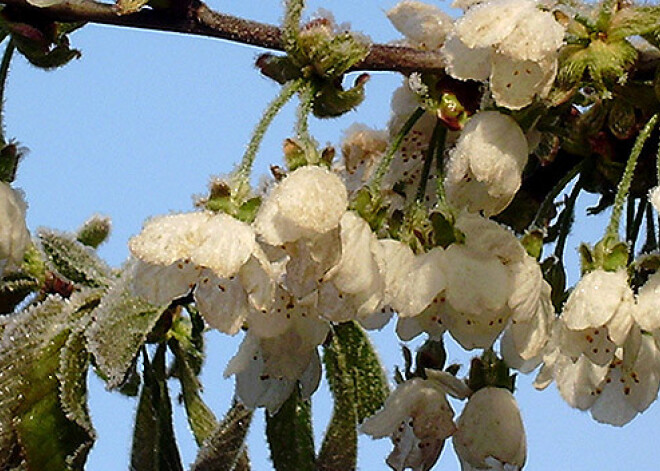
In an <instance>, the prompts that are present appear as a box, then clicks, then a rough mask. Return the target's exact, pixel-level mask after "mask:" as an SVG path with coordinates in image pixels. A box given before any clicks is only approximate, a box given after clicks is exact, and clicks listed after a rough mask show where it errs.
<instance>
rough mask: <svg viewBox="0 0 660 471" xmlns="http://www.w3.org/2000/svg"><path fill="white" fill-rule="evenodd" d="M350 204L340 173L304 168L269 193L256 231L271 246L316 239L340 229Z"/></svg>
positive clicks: (257, 219)
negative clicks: (340, 222) (340, 223)
mask: <svg viewBox="0 0 660 471" xmlns="http://www.w3.org/2000/svg"><path fill="white" fill-rule="evenodd" d="M347 206H348V194H347V191H346V186H345V185H344V183H343V182H342V181H341V179H340V178H339V177H338V176H337V175H335V174H334V173H332V172H331V171H329V170H327V169H325V168H323V167H318V166H313V165H308V166H305V167H300V168H298V169H296V170H294V171H293V172H291V173H290V174H289V175H287V176H286V177H285V178H284V179H283V180H282V181H281V182H279V183H278V184H277V185H276V186H275V187H274V188H273V189H272V190H271V192H270V193H269V194H268V196H267V197H266V199H265V200H264V202H263V203H262V205H261V207H260V208H259V212H258V213H257V216H256V218H255V221H254V230H255V232H256V233H257V234H258V235H259V236H260V237H261V238H262V239H263V241H264V242H265V243H267V244H270V245H282V244H284V243H286V242H294V241H296V240H298V239H301V238H314V237H316V236H319V235H322V234H325V233H327V232H329V231H330V230H332V229H334V228H336V227H337V226H338V225H339V220H340V219H341V217H342V216H343V214H344V212H346V208H347Z"/></svg>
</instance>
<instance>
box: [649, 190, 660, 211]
mask: <svg viewBox="0 0 660 471" xmlns="http://www.w3.org/2000/svg"><path fill="white" fill-rule="evenodd" d="M649 202H650V203H651V204H652V205H653V207H654V208H655V210H656V211H658V212H660V186H654V187H653V188H651V190H650V191H649Z"/></svg>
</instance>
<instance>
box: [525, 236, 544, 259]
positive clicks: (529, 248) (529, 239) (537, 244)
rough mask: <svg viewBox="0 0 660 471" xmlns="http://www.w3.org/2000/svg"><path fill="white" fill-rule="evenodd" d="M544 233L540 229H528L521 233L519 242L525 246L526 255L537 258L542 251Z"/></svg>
mask: <svg viewBox="0 0 660 471" xmlns="http://www.w3.org/2000/svg"><path fill="white" fill-rule="evenodd" d="M543 239H544V234H543V231H542V230H541V229H530V230H528V231H526V232H525V234H523V236H522V238H521V239H520V243H521V244H522V246H523V247H525V251H526V252H527V255H529V256H530V257H532V258H534V259H535V260H538V259H539V258H540V257H541V253H542V252H543Z"/></svg>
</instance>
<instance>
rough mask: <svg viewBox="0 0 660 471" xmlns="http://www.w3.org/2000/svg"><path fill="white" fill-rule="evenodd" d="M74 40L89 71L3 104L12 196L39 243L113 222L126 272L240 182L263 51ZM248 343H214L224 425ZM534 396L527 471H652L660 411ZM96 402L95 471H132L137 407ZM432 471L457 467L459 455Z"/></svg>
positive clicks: (379, 17)
mask: <svg viewBox="0 0 660 471" xmlns="http://www.w3.org/2000/svg"><path fill="white" fill-rule="evenodd" d="M394 4H395V2H394V0H388V1H382V2H380V1H367V2H355V1H347V0H341V1H326V2H320V1H310V2H309V7H308V10H307V11H308V12H312V11H315V10H316V9H318V8H319V6H321V5H323V7H324V8H326V9H328V10H330V11H332V12H333V13H334V14H335V16H336V18H337V20H338V21H339V22H344V21H350V22H351V24H352V25H353V27H354V29H356V30H359V31H362V32H365V33H367V34H369V35H370V36H371V37H372V39H373V40H375V41H379V42H382V41H389V40H393V39H396V38H398V34H397V32H396V31H395V30H394V28H393V27H392V26H391V25H390V24H389V23H388V21H387V20H386V18H385V15H384V11H385V10H386V9H388V8H390V7H392V6H393V5H394ZM438 5H440V6H446V5H445V4H440V3H438ZM211 6H212V7H214V8H217V9H219V10H221V11H224V12H228V13H233V14H237V15H240V16H243V17H246V18H251V19H256V20H260V21H265V22H270V23H277V22H278V21H279V18H280V16H281V5H280V2H278V1H273V0H260V1H252V2H247V1H246V2H222V3H218V2H216V3H212V4H211ZM71 39H72V44H73V46H74V47H78V48H80V49H81V50H82V52H83V58H82V59H80V60H78V61H75V62H73V63H71V64H70V65H68V66H66V67H65V68H63V69H61V70H57V71H53V72H44V71H41V70H37V69H34V68H32V67H30V66H29V65H28V64H27V63H26V61H25V60H24V59H22V58H17V59H16V60H15V63H14V66H13V68H12V71H11V75H10V77H9V83H8V91H7V97H6V118H5V119H6V126H7V135H8V136H9V137H16V138H17V139H18V140H19V141H20V142H21V143H23V144H24V145H25V146H27V147H28V148H29V149H30V152H29V154H28V156H27V158H26V159H25V160H24V162H23V164H22V165H21V167H20V169H19V177H18V180H17V182H16V185H17V186H19V187H21V188H22V189H23V190H24V191H25V193H26V194H27V199H28V202H29V212H28V222H29V226H30V228H31V229H32V230H35V229H36V228H38V227H40V226H46V227H53V228H58V229H61V230H75V229H76V228H77V227H78V226H79V225H80V224H81V223H82V222H83V221H84V220H85V219H87V218H88V217H89V216H90V215H91V214H94V213H101V214H105V215H108V216H110V217H111V218H112V220H113V226H114V229H113V234H112V237H111V240H110V241H109V242H108V243H107V244H106V245H104V246H103V247H102V249H101V254H102V255H103V256H104V257H105V258H106V259H107V260H108V261H109V262H110V263H111V264H112V265H115V266H118V265H120V264H121V263H122V262H123V261H124V260H125V259H126V257H127V255H128V250H127V248H126V241H127V240H128V238H129V237H130V236H131V235H134V234H136V233H137V232H139V230H140V228H141V226H142V222H143V221H144V220H145V219H146V218H147V217H149V216H151V215H158V214H165V213H168V212H170V211H185V210H190V209H191V207H192V199H191V195H194V194H201V193H203V192H204V191H205V189H206V184H207V182H208V179H209V176H211V175H217V174H221V173H226V172H228V171H230V170H231V169H232V166H233V164H234V163H236V162H237V161H238V160H239V159H240V157H241V155H242V152H243V149H244V147H245V145H246V143H247V141H248V138H249V134H250V132H251V130H252V127H253V125H254V124H255V123H256V121H257V120H258V118H259V117H260V113H261V112H262V110H263V109H264V108H265V106H266V104H267V103H268V102H269V101H270V100H271V99H272V98H273V97H274V96H275V95H276V93H277V91H278V87H277V85H276V84H274V83H273V82H271V81H269V80H267V79H265V78H262V77H260V76H259V75H258V73H257V71H256V70H255V69H254V67H253V63H254V59H255V57H256V55H257V54H258V52H259V50H258V49H255V48H249V47H246V46H242V45H236V44H230V43H227V42H223V41H218V40H212V39H206V38H200V37H192V36H190V37H186V36H182V35H174V34H166V33H156V32H147V31H137V30H128V29H118V28H112V27H102V26H96V25H89V26H87V27H85V28H83V29H82V30H80V31H78V32H76V33H74V34H73V35H72V37H71ZM399 83H400V77H399V76H397V75H396V74H373V75H372V80H371V81H370V82H369V84H368V86H367V99H366V101H365V103H364V104H363V105H362V106H361V107H360V108H359V109H358V111H356V112H353V113H350V114H349V115H348V116H346V117H343V118H341V119H338V120H333V121H329V122H323V123H320V122H318V121H315V122H314V123H313V125H312V132H313V133H314V135H315V136H316V138H317V139H318V140H319V141H320V142H321V143H325V142H330V143H334V144H338V142H339V139H340V137H341V133H342V130H343V129H345V128H347V127H348V126H349V125H350V124H351V123H352V122H354V121H360V122H364V123H366V124H368V125H371V126H374V127H383V126H384V124H385V123H386V121H387V119H388V117H389V97H390V95H391V92H392V90H394V88H396V87H397V86H398V84H399ZM293 111H294V108H293V107H292V106H289V107H287V108H286V109H285V110H284V112H283V113H282V114H281V115H280V116H278V118H277V119H276V120H275V123H274V125H273V127H272V128H271V130H270V132H269V133H268V135H267V138H266V140H265V142H264V144H263V146H262V150H261V153H260V155H259V158H258V162H257V166H256V169H255V173H256V174H257V175H258V174H261V173H265V171H266V169H267V168H268V165H269V164H270V163H280V161H281V151H280V149H281V142H282V139H283V138H285V137H287V136H289V135H290V134H291V129H292V125H293ZM595 221H596V223H594V220H589V221H588V222H586V223H583V224H581V225H580V226H579V227H578V228H577V229H576V233H575V235H574V237H573V239H572V242H573V244H574V245H573V247H574V246H575V244H576V243H577V241H579V240H592V241H593V240H597V239H598V238H599V236H600V234H601V233H602V231H603V230H604V226H605V224H606V222H605V221H600V220H598V219H596V220H595ZM569 243H570V241H569ZM568 251H569V252H570V253H569V255H570V260H569V261H568V263H569V264H570V263H572V264H573V265H574V266H575V264H576V263H577V262H576V259H575V254H574V249H572V248H569V249H568ZM573 273H575V271H574V272H573ZM573 281H575V275H573ZM374 338H375V341H376V344H377V347H378V349H379V351H380V352H381V354H382V357H383V361H384V364H385V366H386V367H387V368H388V371H389V372H390V373H391V372H392V370H393V367H394V366H395V365H400V364H401V363H402V360H401V357H400V347H399V341H398V340H397V339H396V337H395V336H394V334H393V332H392V325H390V326H388V327H387V328H386V329H385V330H384V331H383V332H380V333H377V334H376V335H375V336H374ZM239 340H240V339H239V338H229V337H227V336H224V335H220V334H218V333H210V334H209V336H208V360H207V364H206V366H205V370H204V374H203V381H204V385H205V388H206V389H205V394H204V397H205V399H206V400H207V402H208V403H209V405H210V406H211V407H212V408H213V410H214V411H215V412H216V414H217V415H218V416H222V415H223V414H224V411H225V410H226V408H227V407H228V405H229V401H230V399H231V396H232V390H233V383H232V381H231V380H224V379H222V371H223V369H224V365H225V364H226V362H227V360H228V359H229V358H230V357H231V356H232V355H233V354H234V352H235V351H236V348H237V345H238V343H239ZM450 348H451V350H450V353H449V360H450V361H464V360H465V359H466V358H468V356H467V355H466V354H464V353H462V352H460V349H459V348H458V347H456V346H455V345H452V346H450ZM530 382H531V378H520V379H519V384H520V389H519V392H518V393H517V398H518V400H519V402H520V407H521V409H522V413H523V420H524V422H525V425H526V430H527V437H528V449H529V452H528V454H529V456H528V466H527V469H529V470H533V471H546V470H548V471H549V470H557V469H567V470H573V471H593V470H602V471H610V470H611V471H615V470H621V469H638V470H653V469H657V468H658V463H659V462H660V448H659V447H658V446H657V444H656V442H657V439H656V434H657V430H658V424H660V409H659V408H658V407H657V406H651V408H650V410H648V411H647V412H646V413H644V414H642V415H641V416H639V417H637V418H636V419H635V420H634V421H633V422H632V423H631V424H629V425H627V426H626V427H624V428H622V429H617V428H613V427H610V426H605V425H600V424H597V423H595V422H594V421H593V420H592V419H591V418H590V416H589V415H588V414H585V413H581V412H579V411H575V410H572V409H570V408H569V407H568V406H567V405H565V404H564V403H563V401H562V400H561V398H560V397H559V394H558V393H557V391H556V389H555V388H554V386H551V387H550V388H548V390H546V391H544V392H540V393H539V392H536V391H534V390H533V388H532V387H531V385H530V384H529V383H530ZM90 390H91V399H90V401H91V408H92V415H93V420H94V423H95V426H96V428H97V431H98V435H99V437H98V441H97V444H96V445H95V447H94V449H93V450H92V452H91V455H90V460H89V464H88V468H87V469H89V470H93V471H96V470H108V469H125V468H126V467H127V465H128V460H129V450H130V435H131V427H132V420H133V417H132V416H133V412H134V407H135V401H132V400H128V399H125V398H123V397H121V396H120V395H119V394H117V393H109V392H106V391H104V390H103V385H102V384H101V383H100V381H98V380H97V379H96V378H95V377H93V376H91V377H90ZM456 406H457V407H458V408H460V404H456ZM176 409H177V410H176V421H177V436H178V439H179V443H180V446H181V450H182V455H183V458H184V461H185V463H186V464H188V463H190V462H192V460H194V456H195V452H196V449H195V445H194V443H193V441H192V439H191V436H190V433H189V432H188V430H187V426H186V423H185V418H184V416H183V414H182V411H181V409H180V408H176ZM330 409H331V403H330V401H329V396H328V393H327V388H326V386H325V384H322V385H321V389H320V392H319V393H318V394H317V395H316V396H315V405H314V414H315V417H316V419H317V420H316V424H315V426H316V428H317V435H318V436H320V434H321V433H322V432H323V429H324V428H325V424H326V423H327V420H328V417H329V413H330ZM258 415H261V414H258ZM262 436H263V421H262V420H257V421H255V422H254V423H253V432H252V434H251V437H250V455H251V458H252V461H253V469H255V470H268V469H271V467H270V463H269V462H268V459H267V455H268V452H267V450H266V445H265V443H264V441H263V439H262ZM389 449H390V443H389V441H388V440H380V441H372V440H371V439H369V438H365V437H362V438H361V446H360V454H361V456H360V459H359V464H360V469H362V470H379V469H386V466H385V464H384V461H383V460H384V457H385V456H386V454H387V453H388V452H389ZM436 469H441V470H448V471H453V470H458V469H459V466H458V464H457V462H456V459H455V458H454V456H453V451H452V449H451V445H449V444H448V445H447V447H446V449H445V451H444V452H443V457H442V458H441V460H440V462H439V464H438V465H437V466H436Z"/></svg>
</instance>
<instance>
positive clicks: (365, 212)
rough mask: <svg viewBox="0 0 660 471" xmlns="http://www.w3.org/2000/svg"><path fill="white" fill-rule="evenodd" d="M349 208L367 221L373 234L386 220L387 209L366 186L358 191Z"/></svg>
mask: <svg viewBox="0 0 660 471" xmlns="http://www.w3.org/2000/svg"><path fill="white" fill-rule="evenodd" d="M349 207H350V209H351V210H352V211H355V212H357V213H358V214H359V215H360V217H361V218H362V219H364V220H365V221H367V223H369V227H371V230H372V231H374V232H378V230H379V229H380V228H381V227H383V224H384V223H385V220H386V218H387V209H388V207H387V206H386V205H385V204H384V202H383V199H382V197H381V196H380V195H378V194H376V193H374V192H373V191H372V190H371V189H370V188H369V187H366V186H365V187H363V188H361V189H360V190H358V192H357V194H356V195H355V196H354V197H353V200H352V201H351V202H350V205H349Z"/></svg>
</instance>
